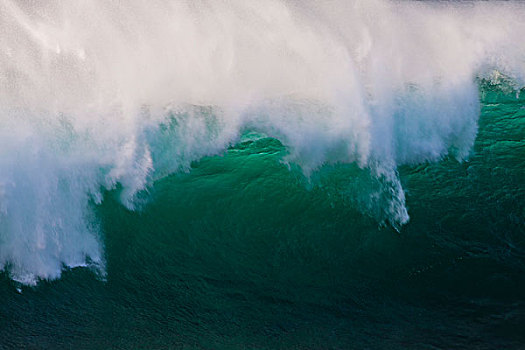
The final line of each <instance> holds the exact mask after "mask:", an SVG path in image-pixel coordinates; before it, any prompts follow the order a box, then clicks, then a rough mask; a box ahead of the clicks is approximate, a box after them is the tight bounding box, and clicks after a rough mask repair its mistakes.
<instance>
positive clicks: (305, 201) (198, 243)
mask: <svg viewBox="0 0 525 350" xmlns="http://www.w3.org/2000/svg"><path fill="white" fill-rule="evenodd" d="M481 96H482V111H481V117H480V120H479V133H478V136H477V140H476V143H475V146H474V149H473V150H472V155H471V156H470V158H469V160H468V161H466V162H463V163H459V162H457V161H456V160H454V159H449V158H446V159H443V160H442V161H440V162H438V163H433V164H424V165H419V166H404V167H402V168H401V169H399V175H400V179H401V182H402V184H403V187H404V189H405V190H406V195H407V203H406V204H407V207H408V210H409V214H410V217H411V218H410V222H409V223H408V224H407V225H405V226H404V227H403V228H402V229H401V231H400V232H397V231H396V230H394V229H392V228H391V227H390V226H389V225H388V224H384V223H381V222H379V221H380V220H379V221H378V219H377V218H378V215H376V214H375V212H374V209H373V208H372V209H370V210H365V211H364V210H363V208H362V205H363V203H364V200H365V198H366V194H367V193H369V192H370V189H374V188H375V187H374V186H377V183H376V182H374V181H376V180H372V179H371V178H370V176H369V174H368V173H367V171H366V170H362V169H359V168H358V167H357V166H355V165H334V166H330V167H325V168H323V169H321V170H320V171H319V172H318V173H316V174H314V175H313V176H312V177H311V178H310V179H307V178H305V177H304V176H303V175H302V173H301V172H300V171H299V170H297V169H295V168H294V167H293V166H292V167H291V168H289V167H288V165H286V164H284V163H283V162H282V161H281V160H282V159H283V156H285V155H286V153H287V150H286V149H285V147H283V145H282V144H281V143H280V142H279V141H278V140H275V139H272V138H266V137H263V136H262V135H257V134H247V135H245V136H244V138H243V140H242V142H241V143H239V144H238V145H236V146H235V147H232V148H230V149H229V150H228V151H227V152H226V153H225V154H224V155H222V156H215V157H208V158H204V159H202V160H201V161H199V162H196V163H193V164H192V168H191V171H189V172H188V173H181V174H175V175H172V176H169V177H166V178H164V179H161V180H159V181H158V182H156V183H155V185H154V186H153V187H152V188H151V189H150V191H149V193H147V194H144V203H143V204H142V208H141V210H137V211H129V210H127V209H125V208H124V207H123V206H122V205H121V204H119V202H118V195H119V193H118V190H116V191H113V192H111V193H107V194H106V197H105V200H104V201H103V202H102V204H101V205H98V206H97V205H95V204H93V207H94V210H95V212H96V216H97V217H98V219H99V221H100V226H101V232H103V237H102V241H103V242H104V246H105V247H104V251H105V258H106V272H107V274H106V276H105V277H104V276H98V275H97V273H95V272H92V271H90V270H89V269H83V268H78V269H74V270H69V271H66V272H65V273H64V274H63V276H62V278H61V279H59V280H56V281H41V282H40V283H39V285H38V286H36V287H21V286H19V285H17V284H16V283H15V282H13V281H11V280H10V279H9V278H8V276H7V275H5V274H4V275H2V277H1V279H0V299H1V300H2V301H1V303H0V348H35V349H40V348H71V349H105V348H123V349H124V348H125V349H127V348H141V349H165V348H183V349H279V348H281V349H352V348H356V349H363V348H372V349H376V348H377V349H383V348H392V349H405V348H414V349H432V348H454V349H460V348H469V349H471V348H476V349H493V348H494V349H495V348H506V349H511V348H516V349H517V348H522V347H524V346H525V335H524V334H525V333H524V332H523V329H524V327H525V299H524V295H525V173H524V172H525V140H524V139H525V95H524V94H522V96H521V97H518V96H516V94H515V93H514V92H509V91H504V90H502V89H499V88H498V87H497V86H489V85H487V86H484V87H483V88H482V91H481ZM341 189H344V190H341ZM17 288H19V290H17Z"/></svg>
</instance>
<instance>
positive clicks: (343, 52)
mask: <svg viewBox="0 0 525 350" xmlns="http://www.w3.org/2000/svg"><path fill="white" fill-rule="evenodd" d="M523 18H525V5H522V4H520V3H518V2H516V3H507V2H505V3H502V2H496V3H486V2H483V3H475V2H468V3H458V2H454V3H441V2H440V3H430V2H425V3H422V2H417V3H416V2H387V1H377V0H366V1H337V0H334V1H321V2H319V1H276V0H267V1H252V0H242V1H177V2H168V1H154V0H153V1H133V0H130V1H124V2H109V1H102V0H101V1H95V0H93V1H69V2H66V1H60V2H59V1H56V2H55V1H49V2H45V3H40V2H33V1H21V0H20V1H11V0H4V1H2V2H1V3H0V268H4V269H5V268H7V269H8V270H9V273H10V274H11V276H12V278H13V279H15V280H18V281H21V282H23V283H27V284H33V283H36V282H37V281H38V279H39V278H50V279H52V278H56V277H58V276H60V273H61V269H62V267H63V266H64V265H65V266H69V267H73V266H82V265H85V264H86V263H89V264H91V265H93V266H98V267H99V269H100V270H101V271H103V268H104V267H103V266H104V262H103V260H104V259H103V249H102V244H101V239H100V236H99V235H100V233H99V230H98V228H97V225H96V220H94V218H93V214H92V213H90V209H89V208H90V207H89V203H90V201H94V202H95V203H100V201H101V200H102V192H103V190H104V189H111V188H114V187H115V186H116V185H117V184H120V185H122V187H123V191H122V203H123V204H124V205H126V206H127V207H128V208H130V209H133V208H134V205H135V202H134V201H135V196H136V194H137V192H139V191H140V190H142V189H144V188H145V187H146V186H147V185H148V184H149V183H151V181H153V180H154V179H155V178H158V177H160V176H164V175H166V174H168V173H170V172H174V171H179V170H182V169H188V167H189V164H190V162H191V161H193V160H196V159H199V158H200V157H202V156H204V155H210V154H217V153H220V152H222V151H224V150H225V148H226V147H227V146H228V145H230V144H232V143H235V142H236V141H237V140H238V139H239V137H240V133H241V132H242V130H245V129H247V128H251V129H255V130H258V131H261V132H265V133H267V134H268V135H270V136H274V137H276V138H279V139H280V140H281V141H282V142H283V143H284V144H285V145H286V146H287V147H288V148H289V150H290V154H289V156H288V157H287V159H286V160H287V161H289V162H293V163H296V164H298V165H300V166H301V167H302V169H303V170H304V172H305V174H306V175H308V174H310V173H311V172H312V171H315V170H316V169H318V168H319V167H320V166H322V165H323V164H326V163H348V162H357V163H358V164H359V165H360V166H362V167H369V168H370V169H371V172H372V174H375V176H377V177H378V178H380V179H382V180H381V181H382V182H383V183H384V184H385V185H386V186H385V191H387V190H388V191H389V192H390V195H389V198H390V199H389V201H388V204H387V205H386V207H385V208H384V210H383V212H384V213H385V218H384V219H386V220H389V221H390V222H391V223H392V224H393V225H394V226H399V225H402V224H403V223H405V222H406V221H407V220H408V213H407V210H406V208H405V196H404V192H403V188H402V186H401V183H400V181H399V178H398V176H397V170H396V169H397V167H398V166H399V165H400V164H410V163H420V162H425V161H435V160H439V159H441V158H442V157H443V156H445V155H447V154H449V152H451V153H452V154H453V155H455V156H456V157H457V158H458V159H464V158H465V157H467V156H468V154H469V150H470V148H471V146H472V143H473V141H474V138H475V135H476V131H477V118H478V114H479V97H478V90H477V85H476V81H475V80H476V78H477V77H483V76H488V75H490V74H491V72H493V71H494V70H495V69H497V70H498V71H499V72H502V73H504V74H506V75H508V76H511V77H512V78H513V79H515V80H516V81H518V82H523V81H524V80H523V78H524V73H525V40H524V39H523V33H525V21H523ZM199 106H201V107H199ZM168 117H169V118H172V120H175V121H176V122H174V123H172V124H170V125H171V128H172V129H170V130H168V131H161V129H162V128H163V127H164V126H166V118H168ZM168 124H169V123H168ZM375 197H377V193H374V194H371V196H370V200H371V203H373V201H374V198H375ZM382 205H384V204H382Z"/></svg>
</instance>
